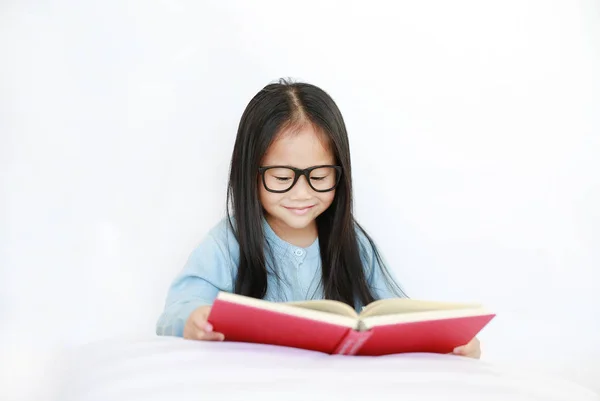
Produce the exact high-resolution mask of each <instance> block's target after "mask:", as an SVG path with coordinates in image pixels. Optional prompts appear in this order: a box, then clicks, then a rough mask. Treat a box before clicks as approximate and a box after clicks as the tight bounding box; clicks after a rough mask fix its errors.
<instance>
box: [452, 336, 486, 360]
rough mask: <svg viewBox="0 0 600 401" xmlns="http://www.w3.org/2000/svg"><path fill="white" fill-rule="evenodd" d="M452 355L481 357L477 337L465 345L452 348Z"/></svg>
mask: <svg viewBox="0 0 600 401" xmlns="http://www.w3.org/2000/svg"><path fill="white" fill-rule="evenodd" d="M452 353H453V354H454V355H460V356H466V357H468V358H475V359H479V358H480V357H481V344H480V343H479V340H478V339H477V337H475V338H474V339H472V340H471V341H470V342H469V343H468V344H467V345H462V346H460V347H456V348H454V351H453V352H452Z"/></svg>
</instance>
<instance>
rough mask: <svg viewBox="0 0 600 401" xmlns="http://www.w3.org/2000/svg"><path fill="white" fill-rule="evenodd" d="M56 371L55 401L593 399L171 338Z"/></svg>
mask: <svg viewBox="0 0 600 401" xmlns="http://www.w3.org/2000/svg"><path fill="white" fill-rule="evenodd" d="M65 366H66V368H65V370H64V372H63V374H62V375H61V376H62V385H61V389H60V391H59V393H58V399H60V400H61V401H75V400H77V401H138V400H139V401H141V400H143V401H167V400H168V401H171V400H178V401H187V400H195V401H198V400H208V399H215V400H250V401H252V400H257V401H258V400H260V401H265V400H302V401H306V400H314V399H326V400H344V401H350V400H415V401H420V400H449V401H453V400H461V401H467V400H478V401H487V400H511V401H517V400H527V401H534V400H535V401H541V400H567V401H591V400H599V399H600V398H599V397H598V396H597V395H596V394H595V393H593V392H592V391H591V390H588V389H586V388H583V387H581V386H579V385H576V384H574V383H570V382H567V381H563V380H561V379H559V378H556V377H550V376H543V375H539V374H535V373H533V372H527V371H519V372H517V371H514V370H508V369H506V368H502V367H499V366H495V365H493V364H489V363H486V362H485V361H477V360H471V359H467V358H461V357H456V356H451V355H430V354H405V355H393V356H385V357H347V356H330V355H324V354H320V353H315V352H307V351H302V350H296V349H291V348H280V347H274V346H265V345H256V344H241V343H227V342H225V343H207V342H196V341H187V340H183V339H180V338H172V337H157V338H150V339H147V340H135V341H133V340H132V341H121V342H103V343H97V344H92V345H88V346H85V347H81V348H78V349H76V350H73V351H72V352H70V353H69V354H68V357H67V358H66V364H65Z"/></svg>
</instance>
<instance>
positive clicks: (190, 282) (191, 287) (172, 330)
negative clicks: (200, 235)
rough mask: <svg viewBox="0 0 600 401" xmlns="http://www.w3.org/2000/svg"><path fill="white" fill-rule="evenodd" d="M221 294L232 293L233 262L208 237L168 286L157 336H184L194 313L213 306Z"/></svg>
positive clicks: (209, 236) (157, 327)
mask: <svg viewBox="0 0 600 401" xmlns="http://www.w3.org/2000/svg"><path fill="white" fill-rule="evenodd" d="M219 291H227V292H232V291H233V277H232V270H231V263H230V260H229V258H228V257H226V254H225V252H224V250H223V249H222V244H219V243H218V241H217V240H216V239H215V238H214V236H212V235H210V234H209V235H208V236H207V238H206V239H205V240H204V241H203V242H202V243H201V244H200V245H199V246H198V247H197V248H196V249H195V250H194V251H193V252H192V253H191V255H190V256H189V258H188V260H187V262H186V264H185V266H184V268H183V270H182V271H181V272H180V273H179V275H178V276H177V277H176V278H175V280H174V281H173V283H172V284H171V286H170V287H169V291H168V294H167V299H166V302H165V309H164V311H163V313H162V314H161V315H160V317H159V319H158V322H157V324H156V334H158V335H164V336H168V335H171V336H178V337H183V328H184V326H185V322H186V321H187V319H188V317H189V315H190V314H191V313H192V311H193V310H194V309H196V308H198V307H200V306H204V305H212V303H213V302H214V300H215V298H216V297H217V294H218V293H219Z"/></svg>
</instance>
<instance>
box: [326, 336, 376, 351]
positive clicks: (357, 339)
mask: <svg viewBox="0 0 600 401" xmlns="http://www.w3.org/2000/svg"><path fill="white" fill-rule="evenodd" d="M371 334H372V332H371V331H357V330H348V333H347V334H346V336H344V338H343V339H342V341H340V343H339V345H338V346H337V348H336V349H335V351H333V354H334V355H356V354H357V353H358V351H359V350H360V348H361V347H362V345H363V344H364V343H365V341H367V340H368V339H369V337H371Z"/></svg>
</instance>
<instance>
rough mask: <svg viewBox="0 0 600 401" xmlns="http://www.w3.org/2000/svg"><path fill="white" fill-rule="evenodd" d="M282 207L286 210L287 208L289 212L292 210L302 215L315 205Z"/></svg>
mask: <svg viewBox="0 0 600 401" xmlns="http://www.w3.org/2000/svg"><path fill="white" fill-rule="evenodd" d="M284 207H285V208H286V209H287V210H289V211H290V212H292V213H294V214H296V215H298V216H302V215H303V214H306V213H307V212H308V211H309V210H310V209H312V208H313V207H315V205H311V206H306V207H287V206H284Z"/></svg>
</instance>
